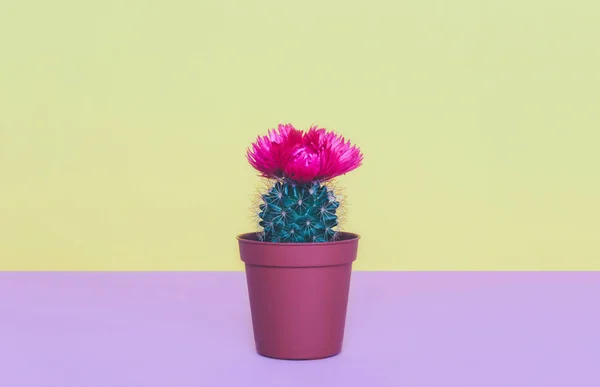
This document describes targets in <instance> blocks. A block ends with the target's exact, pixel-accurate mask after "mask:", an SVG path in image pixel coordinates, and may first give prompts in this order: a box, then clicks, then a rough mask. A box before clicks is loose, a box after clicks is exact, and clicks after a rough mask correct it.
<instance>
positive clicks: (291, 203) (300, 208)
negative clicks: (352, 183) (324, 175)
mask: <svg viewBox="0 0 600 387" xmlns="http://www.w3.org/2000/svg"><path fill="white" fill-rule="evenodd" d="M262 200H263V202H262V204H261V205H260V213H259V216H260V219H261V220H260V222H259V224H260V226H261V227H262V228H263V231H262V232H261V233H260V238H261V240H262V241H265V242H275V243H282V242H287V243H290V242H291V243H309V242H328V241H331V240H333V239H334V238H335V236H336V231H335V230H334V228H335V227H336V226H337V225H338V217H337V215H336V210H337V209H338V207H339V205H340V203H339V202H338V201H337V200H336V198H335V195H334V194H333V191H331V190H329V189H328V188H327V187H326V186H325V185H321V184H319V183H311V184H303V185H301V184H294V183H289V182H279V181H278V182H276V183H275V184H274V185H273V187H272V188H271V189H270V190H269V191H268V192H267V193H266V194H264V195H262Z"/></svg>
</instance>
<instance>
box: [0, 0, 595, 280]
mask: <svg viewBox="0 0 600 387" xmlns="http://www.w3.org/2000/svg"><path fill="white" fill-rule="evenodd" d="M598 4H599V3H598V2H596V1H591V0H590V1H587V2H584V1H547V0H536V1H532V0H529V1H523V0H510V1H481V0H468V1H467V0H461V1H441V0H438V1H432V0H425V1H423V0H420V1H416V0H415V1H397V0H396V1H392V0H390V1H375V0H373V1H325V0H313V1H295V2H291V1H281V0H270V1H264V0H260V1H243V0H235V1H226V0H193V1H192V0H173V1H131V0H118V1H117V0H113V1H76V0H72V1H67V0H54V1H43V0H37V1H3V2H1V5H0V49H1V51H0V53H1V54H0V269H4V270H8V269H19V270H96V269H98V270H135V269H137V270H188V269H189V270H241V269H242V265H241V264H240V262H239V258H238V255H237V244H236V241H235V236H236V234H238V233H241V232H245V231H249V230H251V229H252V222H251V212H250V210H249V206H250V204H251V195H252V194H253V191H254V189H255V187H256V186H257V183H258V179H257V177H256V175H255V173H254V171H253V170H252V169H251V168H250V166H249V165H248V164H247V162H246V160H245V158H244V152H245V148H246V147H247V146H248V145H249V144H250V142H251V141H253V140H254V139H255V138H256V136H257V135H258V134H264V133H266V131H267V129H268V128H270V127H274V126H276V125H277V124H278V123H280V122H291V123H293V124H294V125H296V126H297V127H299V128H306V127H308V126H309V125H311V124H319V125H321V126H324V127H327V128H329V129H334V130H336V131H338V132H340V133H342V134H343V135H345V136H347V137H348V138H350V140H351V141H353V142H354V143H356V144H358V145H359V146H360V147H361V148H362V150H363V152H364V154H365V163H364V166H363V167H361V168H360V169H358V170H356V171H354V172H352V173H350V174H348V175H347V176H345V177H343V178H341V179H340V180H339V184H340V185H342V186H343V187H344V188H345V192H344V193H345V194H346V195H347V196H348V198H349V202H348V206H347V209H348V214H347V218H348V219H347V222H346V224H345V229H346V230H348V231H354V232H358V233H360V234H361V235H362V237H363V238H362V240H361V247H360V253H359V254H360V255H359V259H358V261H357V262H356V265H355V268H356V269H358V270H578V269H583V270H586V269H587V270H590V269H595V270H598V269H600V152H599V149H598V148H599V146H600V135H599V131H600V99H599V95H600V92H599V90H600V75H599V72H600V71H599V69H600V54H599V52H600V50H599V49H598V47H599V46H598V44H599V43H598V42H599V41H600V23H598V20H599V16H600V6H599V5H598Z"/></svg>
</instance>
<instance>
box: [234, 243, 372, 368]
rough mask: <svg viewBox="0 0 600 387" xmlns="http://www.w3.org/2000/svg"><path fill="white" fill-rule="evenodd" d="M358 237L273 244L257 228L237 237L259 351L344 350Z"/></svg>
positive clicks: (317, 354)
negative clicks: (353, 263)
mask: <svg viewBox="0 0 600 387" xmlns="http://www.w3.org/2000/svg"><path fill="white" fill-rule="evenodd" d="M359 238H360V237H359V235H357V234H352V233H341V237H340V238H338V239H337V240H336V241H333V242H323V243H272V242H261V241H259V240H258V238H257V236H256V234H255V233H248V234H242V235H239V236H238V237H237V239H238V241H239V249H240V256H241V259H242V261H243V262H244V263H245V267H246V281H247V284H248V294H249V298H250V310H251V313H252V326H253V330H254V341H255V343H256V351H257V352H258V353H259V354H261V355H263V356H267V357H271V358H276V359H295V360H309V359H321V358H326V357H331V356H334V355H337V354H339V353H340V352H341V350H342V341H343V338H344V328H345V324H346V309H347V305H348V293H349V290H350V276H351V272H352V262H353V261H354V260H355V259H356V255H357V250H358V239H359Z"/></svg>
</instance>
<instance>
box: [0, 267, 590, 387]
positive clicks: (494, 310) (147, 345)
mask: <svg viewBox="0 0 600 387" xmlns="http://www.w3.org/2000/svg"><path fill="white" fill-rule="evenodd" d="M0 386H1V387H51V386H52V387H54V386H55V387H121V386H122V387H153V386H161V387H163V386H164V387H186V386H206V387H218V386H241V387H243V386H261V387H269V386H273V387H287V386H299V387H314V386H373V387H380V386H395V387H398V386H410V387H418V386H436V387H437V386H439V387H452V386H456V387H470V386H473V387H475V386H477V387H495V386H502V387H520V386H523V387H537V386H540V387H550V386H565V387H587V386H590V387H592V386H593V387H598V386H600V272H587V273H586V272H579V273H578V272H562V273H561V272H538V273H535V272H355V273H354V274H353V280H352V288H351V294H350V303H349V309H348V319H347V326H346V337H345V342H344V350H343V352H342V353H341V354H340V355H338V356H336V357H333V358H329V359H324V360H316V361H285V360H274V359H268V358H265V357H262V356H259V355H257V354H256V353H255V352H254V341H253V337H252V326H251V322H250V310H249V305H248V299H247V290H246V283H245V278H244V274H243V273H239V272H170V273H159V272H145V273H134V272H120V273H119V272H112V273H94V272H79V273H78V272H68V273H57V272H47V273H31V272H30V273H27V272H21V273H9V272H4V273H0Z"/></svg>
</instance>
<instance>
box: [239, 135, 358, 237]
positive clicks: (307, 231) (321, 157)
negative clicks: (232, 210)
mask: <svg viewBox="0 0 600 387" xmlns="http://www.w3.org/2000/svg"><path fill="white" fill-rule="evenodd" d="M246 157H247V159H248V162H249V163H250V164H251V165H252V166H253V167H254V168H255V169H256V170H257V171H259V172H260V173H261V176H262V177H265V178H267V179H271V180H275V182H274V183H273V185H271V186H270V188H269V189H268V190H267V192H266V193H264V194H263V195H261V203H260V206H259V207H260V212H259V213H258V216H259V218H260V220H259V222H258V224H259V225H260V227H261V228H262V231H261V232H260V233H259V238H260V240H261V241H264V242H273V243H311V242H329V241H332V240H335V239H336V237H337V235H338V232H337V231H336V230H337V227H338V226H339V217H338V209H339V207H340V202H339V201H338V200H337V198H336V195H335V194H334V192H333V190H332V189H330V188H328V187H327V185H326V183H327V182H329V181H331V180H332V179H334V178H335V177H337V176H340V175H344V174H346V173H347V172H349V171H352V170H354V169H356V168H358V167H359V166H360V165H361V164H362V159H363V156H362V154H361V152H360V150H359V149H358V148H357V147H356V146H351V145H350V142H349V141H346V140H345V139H344V138H343V137H342V136H339V135H337V134H335V133H334V132H327V131H326V130H325V129H322V128H317V127H311V128H310V129H309V130H308V131H306V132H303V131H300V130H297V129H295V128H294V127H293V126H292V125H290V124H287V125H279V127H278V129H277V130H272V131H269V134H268V135H267V136H262V137H259V138H258V139H257V140H256V142H254V143H253V144H252V147H251V148H250V149H248V151H247V154H246Z"/></svg>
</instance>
